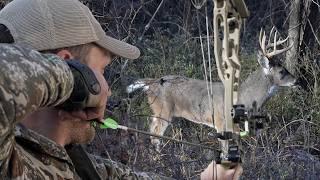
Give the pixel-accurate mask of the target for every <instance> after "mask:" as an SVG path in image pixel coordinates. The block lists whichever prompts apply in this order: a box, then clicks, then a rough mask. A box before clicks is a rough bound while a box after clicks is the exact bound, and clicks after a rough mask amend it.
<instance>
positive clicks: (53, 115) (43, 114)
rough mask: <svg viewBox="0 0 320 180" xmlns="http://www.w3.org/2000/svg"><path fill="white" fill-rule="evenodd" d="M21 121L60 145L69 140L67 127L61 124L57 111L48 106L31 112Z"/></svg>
mask: <svg viewBox="0 0 320 180" xmlns="http://www.w3.org/2000/svg"><path fill="white" fill-rule="evenodd" d="M21 123H22V124H23V125H24V126H25V127H27V128H29V129H31V130H33V131H35V132H37V133H39V134H41V135H42V136H45V137H47V138H49V139H50V140H52V141H54V142H56V143H57V144H58V145H60V146H62V147H64V146H65V145H66V144H68V143H69V141H70V140H69V139H70V138H69V136H68V132H69V131H68V128H67V127H66V126H65V125H64V124H63V121H62V120H61V118H60V117H59V115H58V111H57V110H55V109H50V108H48V109H43V110H41V111H36V112H33V113H32V114H30V115H28V116H27V117H26V118H24V119H23V120H22V121H21Z"/></svg>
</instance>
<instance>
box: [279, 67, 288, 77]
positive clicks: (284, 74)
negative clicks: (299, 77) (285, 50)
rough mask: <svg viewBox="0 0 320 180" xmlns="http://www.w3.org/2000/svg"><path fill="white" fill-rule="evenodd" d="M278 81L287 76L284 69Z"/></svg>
mask: <svg viewBox="0 0 320 180" xmlns="http://www.w3.org/2000/svg"><path fill="white" fill-rule="evenodd" d="M279 73H280V75H281V76H280V79H283V78H284V77H285V76H286V75H287V74H288V71H286V70H285V69H282V70H281V71H280V72H279Z"/></svg>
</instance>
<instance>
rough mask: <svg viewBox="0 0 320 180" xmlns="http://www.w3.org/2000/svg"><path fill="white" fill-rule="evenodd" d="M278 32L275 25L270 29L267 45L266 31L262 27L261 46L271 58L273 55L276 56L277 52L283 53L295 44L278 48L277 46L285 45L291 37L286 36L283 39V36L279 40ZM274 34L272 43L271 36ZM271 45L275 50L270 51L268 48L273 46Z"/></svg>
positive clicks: (264, 52)
mask: <svg viewBox="0 0 320 180" xmlns="http://www.w3.org/2000/svg"><path fill="white" fill-rule="evenodd" d="M277 33H278V31H277V30H275V27H274V26H273V27H272V29H271V31H270V34H269V40H268V42H267V45H266V33H265V31H263V30H262V29H261V30H260V36H259V44H260V48H261V50H262V53H263V54H264V55H265V56H266V57H268V58H271V57H273V56H275V55H277V54H281V53H283V52H286V51H288V50H289V49H290V48H291V47H292V45H293V44H291V45H290V46H287V47H285V48H283V49H277V46H279V45H283V44H284V43H286V42H287V40H288V39H289V36H288V37H287V38H285V39H283V40H282V39H281V38H280V39H279V40H277ZM273 34H274V37H273V43H270V41H271V37H272V36H273ZM271 47H273V51H271V52H268V49H269V48H271Z"/></svg>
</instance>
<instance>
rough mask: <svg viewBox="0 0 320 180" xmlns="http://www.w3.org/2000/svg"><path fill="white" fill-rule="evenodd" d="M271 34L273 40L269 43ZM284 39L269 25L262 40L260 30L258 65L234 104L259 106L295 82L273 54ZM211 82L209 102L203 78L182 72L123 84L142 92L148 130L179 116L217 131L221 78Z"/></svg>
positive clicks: (159, 128)
mask: <svg viewBox="0 0 320 180" xmlns="http://www.w3.org/2000/svg"><path fill="white" fill-rule="evenodd" d="M272 36H273V37H274V41H273V43H270V38H272ZM287 40H288V38H286V39H284V40H281V39H278V38H277V31H275V30H274V28H272V30H271V32H270V35H269V40H268V42H267V44H266V35H265V32H264V31H263V32H262V30H261V31H260V36H259V45H260V49H259V50H258V56H257V60H258V62H259V64H260V68H258V69H257V70H256V71H254V72H253V73H251V74H250V75H249V76H248V78H247V79H245V81H244V82H243V83H242V84H241V85H240V88H239V98H238V104H243V105H245V107H246V108H250V107H252V105H253V103H254V104H255V105H256V107H257V108H260V107H261V106H263V105H264V104H265V103H266V102H267V101H268V99H269V98H271V97H272V96H273V95H275V94H276V93H277V92H278V89H279V87H290V86H294V85H296V82H297V80H296V78H295V77H294V76H293V75H292V74H290V73H289V72H288V71H287V69H286V68H285V67H283V66H282V65H281V61H279V59H277V55H280V54H282V53H284V52H286V51H287V50H289V49H290V48H291V46H285V43H286V42H287ZM278 57H279V56H278ZM211 86H212V90H213V91H212V95H211V97H212V105H210V103H209V102H210V101H209V97H208V91H207V82H206V81H203V80H197V79H190V78H186V77H183V76H175V75H168V76H164V77H161V78H159V79H139V80H137V81H135V82H134V83H133V84H131V85H129V86H128V87H127V92H128V93H132V92H133V91H135V90H137V89H143V91H145V92H146V94H147V97H148V103H149V105H150V107H151V109H152V111H153V119H152V122H151V124H150V132H151V133H154V134H157V135H163V133H164V132H165V130H166V128H167V127H168V125H169V123H171V121H172V120H173V117H182V118H185V119H187V120H190V121H192V122H194V123H198V124H204V125H207V126H210V127H214V128H216V130H217V131H218V132H220V131H222V130H223V125H224V121H223V119H224V110H223V107H224V86H223V84H222V82H212V84H211ZM213 121H214V122H213ZM151 142H152V144H154V145H156V146H157V147H159V145H160V141H159V139H156V138H152V137H151Z"/></svg>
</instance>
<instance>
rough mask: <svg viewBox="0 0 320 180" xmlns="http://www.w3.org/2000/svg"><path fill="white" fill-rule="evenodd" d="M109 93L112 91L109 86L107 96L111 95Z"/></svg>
mask: <svg viewBox="0 0 320 180" xmlns="http://www.w3.org/2000/svg"><path fill="white" fill-rule="evenodd" d="M111 94H112V92H111V89H110V88H109V89H108V93H107V96H108V97H110V96H111Z"/></svg>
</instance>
